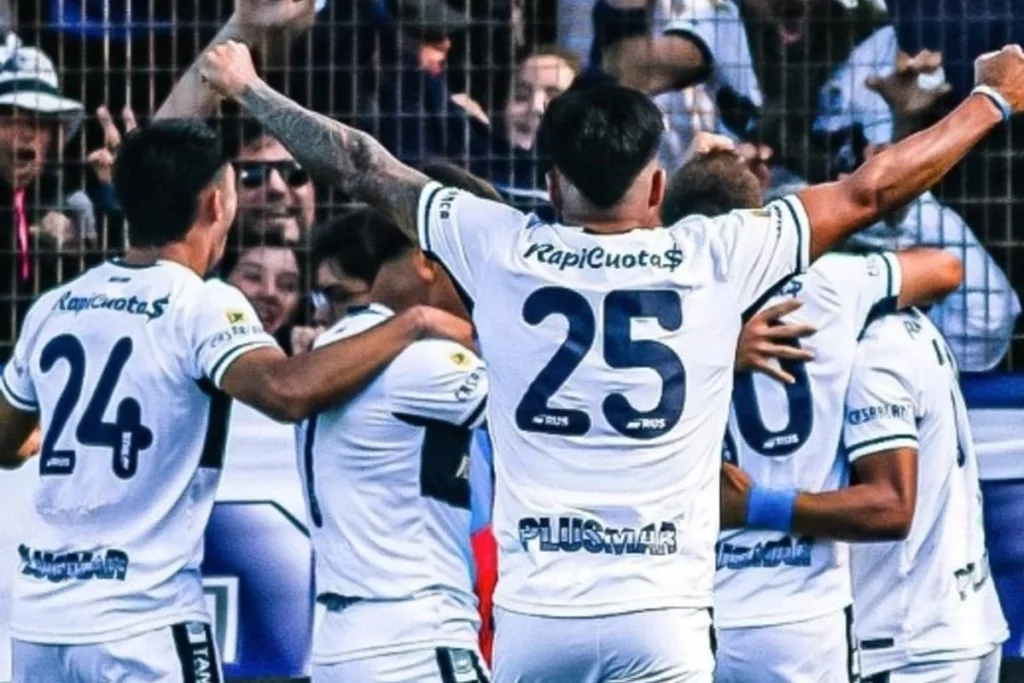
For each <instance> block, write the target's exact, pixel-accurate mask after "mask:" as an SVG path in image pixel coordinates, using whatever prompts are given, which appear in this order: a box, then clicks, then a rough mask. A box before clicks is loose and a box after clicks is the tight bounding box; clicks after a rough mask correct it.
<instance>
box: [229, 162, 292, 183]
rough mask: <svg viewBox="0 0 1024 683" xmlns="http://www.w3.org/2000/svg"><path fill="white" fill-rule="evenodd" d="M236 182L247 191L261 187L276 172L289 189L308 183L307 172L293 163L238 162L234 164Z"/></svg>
mask: <svg viewBox="0 0 1024 683" xmlns="http://www.w3.org/2000/svg"><path fill="white" fill-rule="evenodd" d="M235 168H236V169H237V170H238V182H239V184H240V185H241V186H242V187H244V188H247V189H250V190H254V189H256V188H257V187H260V186H262V185H263V184H264V183H266V182H267V180H268V179H269V178H270V174H271V173H273V172H274V171H277V172H278V173H280V174H281V177H282V178H283V179H284V181H285V182H286V183H287V184H288V186H289V187H302V186H303V185H305V184H306V183H308V182H309V180H310V178H309V172H308V171H307V170H306V169H304V168H302V167H301V166H299V165H298V164H297V163H295V162H294V161H240V162H237V163H236V164H235Z"/></svg>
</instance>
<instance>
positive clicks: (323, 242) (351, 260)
mask: <svg viewBox="0 0 1024 683" xmlns="http://www.w3.org/2000/svg"><path fill="white" fill-rule="evenodd" d="M415 246H416V245H414V244H413V242H412V240H411V239H409V237H408V236H407V235H406V234H405V233H404V232H402V230H401V229H400V228H399V227H398V226H397V225H395V224H394V223H392V222H391V221H389V220H388V219H386V218H384V217H383V216H382V215H381V214H379V213H377V212H376V211H374V210H373V209H369V208H365V209H354V210H352V211H349V212H347V213H344V214H342V215H341V216H338V217H337V218H335V219H333V220H331V221H328V222H327V223H322V224H320V225H318V226H316V227H315V228H314V229H313V235H312V238H311V245H310V260H311V265H312V267H313V270H314V272H315V271H316V269H318V268H319V267H320V265H321V264H322V263H324V262H325V261H333V262H334V263H336V264H337V265H338V266H339V267H340V268H341V270H342V271H344V273H345V275H347V276H350V277H357V278H359V279H360V280H362V281H364V282H366V283H368V284H371V285H372V284H373V281H374V280H376V279H377V273H379V272H380V269H381V267H382V266H383V265H384V264H385V263H388V262H390V261H394V260H395V259H397V258H399V257H401V256H403V255H405V254H407V253H409V252H410V251H411V250H412V249H413V248H414V247H415Z"/></svg>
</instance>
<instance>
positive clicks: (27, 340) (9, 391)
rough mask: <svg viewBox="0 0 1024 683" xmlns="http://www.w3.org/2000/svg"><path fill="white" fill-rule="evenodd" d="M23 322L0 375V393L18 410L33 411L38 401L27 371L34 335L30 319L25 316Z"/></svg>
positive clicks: (36, 408) (35, 409)
mask: <svg viewBox="0 0 1024 683" xmlns="http://www.w3.org/2000/svg"><path fill="white" fill-rule="evenodd" d="M25 322H26V324H25V325H23V326H22V333H21V334H20V335H19V336H18V341H17V342H16V343H15V345H14V352H13V353H12V354H11V359H10V360H9V361H8V362H7V365H5V366H4V371H3V376H2V377H0V393H3V396H4V398H5V399H7V402H8V403H10V404H11V405H12V406H14V407H15V408H17V409H18V410H22V411H25V412H27V413H34V412H37V411H38V410H39V402H38V400H37V399H36V387H35V384H34V383H33V382H32V373H31V372H29V358H30V356H31V350H32V340H33V339H34V338H35V335H34V334H31V333H30V330H31V328H30V327H29V324H30V323H31V320H30V319H29V318H26V321H25Z"/></svg>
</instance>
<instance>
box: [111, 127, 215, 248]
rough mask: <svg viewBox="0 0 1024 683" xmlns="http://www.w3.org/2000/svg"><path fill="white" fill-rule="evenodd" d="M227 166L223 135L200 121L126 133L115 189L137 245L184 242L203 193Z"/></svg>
mask: <svg viewBox="0 0 1024 683" xmlns="http://www.w3.org/2000/svg"><path fill="white" fill-rule="evenodd" d="M226 164H227V159H226V158H225V156H224V149H223V144H222V141H221V137H220V135H218V134H217V133H215V132H214V131H213V130H212V129H211V128H210V127H209V126H207V125H206V124H205V123H203V122H202V121H199V120H193V119H162V120H158V121H154V122H153V123H150V124H148V125H146V126H143V127H142V128H137V129H135V130H133V131H132V132H130V133H128V134H127V135H125V136H124V140H123V142H122V143H121V148H120V149H119V150H118V153H117V158H116V159H115V160H114V189H115V191H116V192H117V198H118V201H119V202H120V203H121V208H122V210H123V211H124V217H125V220H126V221H127V222H128V225H129V228H128V232H129V237H130V239H131V244H132V246H135V247H162V246H165V245H168V244H172V243H174V242H180V241H181V240H183V239H184V238H185V235H187V234H188V231H189V230H190V229H191V228H192V224H193V223H195V220H196V216H197V214H198V211H199V195H200V193H201V192H202V191H203V190H204V189H205V188H206V187H207V186H209V185H210V183H211V182H213V180H214V179H215V178H217V177H218V175H219V174H220V173H221V172H222V171H223V169H224V167H225V165H226Z"/></svg>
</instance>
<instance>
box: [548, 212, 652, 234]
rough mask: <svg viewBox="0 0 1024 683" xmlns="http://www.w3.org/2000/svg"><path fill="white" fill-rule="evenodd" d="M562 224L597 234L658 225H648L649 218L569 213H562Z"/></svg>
mask: <svg viewBox="0 0 1024 683" xmlns="http://www.w3.org/2000/svg"><path fill="white" fill-rule="evenodd" d="M562 224H563V225H568V226H578V227H581V228H583V229H584V230H586V231H587V232H592V233H596V234H598V235H617V234H620V233H624V232H631V231H633V230H646V229H650V228H656V227H658V226H657V225H650V221H649V220H639V219H637V218H635V217H628V218H619V217H608V218H596V217H594V216H593V215H589V216H586V215H573V214H570V213H565V214H562Z"/></svg>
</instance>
